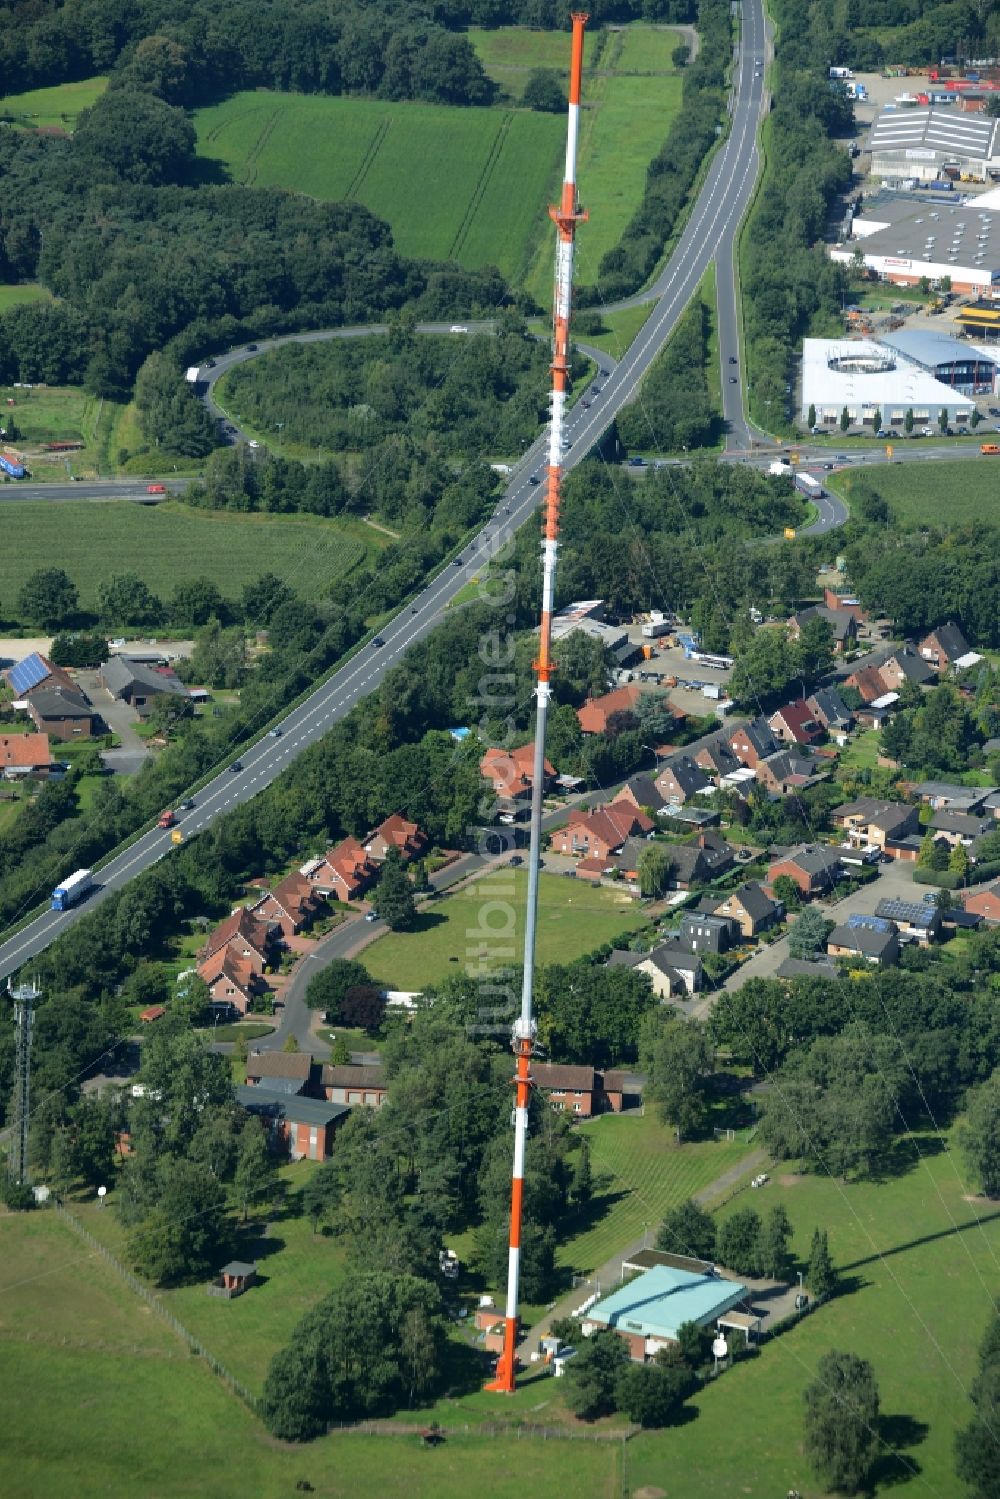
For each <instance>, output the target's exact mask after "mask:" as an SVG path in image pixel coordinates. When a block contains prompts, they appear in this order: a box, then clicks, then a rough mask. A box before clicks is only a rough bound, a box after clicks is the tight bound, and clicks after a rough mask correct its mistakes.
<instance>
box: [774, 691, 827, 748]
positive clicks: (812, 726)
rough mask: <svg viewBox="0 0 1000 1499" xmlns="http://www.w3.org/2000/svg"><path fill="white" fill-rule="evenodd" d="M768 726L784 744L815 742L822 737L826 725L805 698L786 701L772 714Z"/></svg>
mask: <svg viewBox="0 0 1000 1499" xmlns="http://www.w3.org/2000/svg"><path fill="white" fill-rule="evenodd" d="M767 722H768V727H769V728H770V730H771V733H772V734H773V735H774V737H775V739H780V740H781V743H782V744H815V743H816V740H817V739H822V737H823V734H824V726H823V724H822V723H820V721H819V719H818V718H816V717H815V716H814V714H813V711H812V709H811V708H810V707H809V704H808V702H807V701H806V699H805V698H798V699H797V700H796V701H795V702H791V703H785V704H784V706H783V707H781V708H778V709H777V710H776V712H774V713H772V714H771V717H770V718H769V719H768V720H767Z"/></svg>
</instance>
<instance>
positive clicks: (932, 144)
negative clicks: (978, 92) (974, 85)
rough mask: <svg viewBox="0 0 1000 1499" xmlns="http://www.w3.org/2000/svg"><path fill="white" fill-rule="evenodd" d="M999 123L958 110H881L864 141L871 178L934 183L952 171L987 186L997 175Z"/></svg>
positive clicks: (999, 153)
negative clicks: (949, 170)
mask: <svg viewBox="0 0 1000 1499" xmlns="http://www.w3.org/2000/svg"><path fill="white" fill-rule="evenodd" d="M998 131H1000V120H994V119H992V118H991V117H990V116H989V115H980V114H966V113H965V112H964V111H961V110H957V109H934V108H928V107H926V106H925V107H921V108H916V109H883V110H882V112H881V114H879V116H878V117H877V119H876V120H875V123H874V125H873V126H872V128H871V134H870V135H869V138H868V149H869V151H870V152H871V159H872V160H871V168H870V170H871V173H872V175H873V176H874V177H896V178H903V179H904V180H905V179H906V178H916V180H917V181H918V182H933V181H934V179H935V178H936V177H941V176H943V175H944V171H945V168H946V167H954V168H956V169H957V170H958V172H959V174H960V175H961V176H963V177H966V178H970V179H972V180H973V181H975V182H988V181H989V180H990V173H991V171H1000V135H998Z"/></svg>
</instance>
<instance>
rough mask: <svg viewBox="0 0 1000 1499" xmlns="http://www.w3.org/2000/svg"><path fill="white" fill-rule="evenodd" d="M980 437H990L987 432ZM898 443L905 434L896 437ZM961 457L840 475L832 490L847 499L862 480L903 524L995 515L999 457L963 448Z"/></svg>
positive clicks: (999, 496) (999, 505) (999, 503)
mask: <svg viewBox="0 0 1000 1499" xmlns="http://www.w3.org/2000/svg"><path fill="white" fill-rule="evenodd" d="M982 440H983V441H987V442H988V441H989V440H990V438H989V434H986V435H985V436H984V437H983V439H982ZM899 441H900V443H902V442H904V441H905V438H900V439H899ZM966 451H968V452H969V457H968V458H966V459H964V460H947V459H944V460H942V461H941V462H937V461H935V460H928V462H926V463H901V464H899V465H898V466H897V465H896V464H891V465H889V466H887V467H885V468H877V469H872V470H870V471H869V472H868V473H864V474H861V473H841V474H838V475H837V477H836V481H835V483H834V485H833V486H831V487H833V488H835V489H836V490H837V493H838V494H842V495H843V496H844V498H845V499H846V500H847V501H850V498H851V491H852V489H854V488H855V486H856V485H857V484H858V483H860V482H862V481H866V482H867V483H868V484H870V485H871V487H872V488H873V489H875V490H877V491H878V493H879V494H880V495H882V497H883V499H885V500H887V501H888V503H889V504H890V505H891V506H892V508H893V510H894V512H895V514H896V517H897V519H898V520H900V521H901V522H902V523H903V524H907V523H909V524H911V525H918V526H939V525H950V526H960V525H964V524H965V523H966V522H967V521H993V522H995V521H996V520H997V519H998V518H1000V471H998V469H997V468H995V467H994V465H998V464H1000V458H995V457H993V458H989V457H987V458H984V457H983V456H982V455H981V454H980V453H979V452H976V451H975V450H974V449H967V450H966Z"/></svg>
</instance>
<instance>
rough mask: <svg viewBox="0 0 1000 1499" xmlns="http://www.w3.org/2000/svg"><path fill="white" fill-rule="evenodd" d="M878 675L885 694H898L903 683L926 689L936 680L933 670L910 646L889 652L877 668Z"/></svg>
mask: <svg viewBox="0 0 1000 1499" xmlns="http://www.w3.org/2000/svg"><path fill="white" fill-rule="evenodd" d="M878 674H879V676H880V677H881V678H882V681H883V682H884V683H885V690H886V692H898V691H899V689H900V687H902V685H903V683H904V682H913V683H915V684H916V685H917V686H918V687H926V686H927V685H928V684H929V683H933V682H934V681H936V679H937V674H936V672H935V670H934V668H933V667H932V666H929V665H928V664H927V662H926V661H924V660H923V659H922V657H920V656H918V655H917V653H916V651H915V650H914V649H913V647H912V646H911V645H904V646H902V647H900V649H899V650H895V651H891V652H890V653H889V655H888V656H887V657H886V659H885V660H884V661H883V662H882V664H881V666H880V667H879V669H878Z"/></svg>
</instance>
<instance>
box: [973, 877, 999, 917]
mask: <svg viewBox="0 0 1000 1499" xmlns="http://www.w3.org/2000/svg"><path fill="white" fill-rule="evenodd" d="M965 909H966V910H967V911H971V912H972V913H973V915H975V916H981V917H982V918H983V920H984V921H985V922H986V925H987V926H1000V881H998V882H997V884H995V885H991V886H990V887H989V889H988V890H980V891H978V892H977V893H976V894H975V895H968V896H966V898H965Z"/></svg>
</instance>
